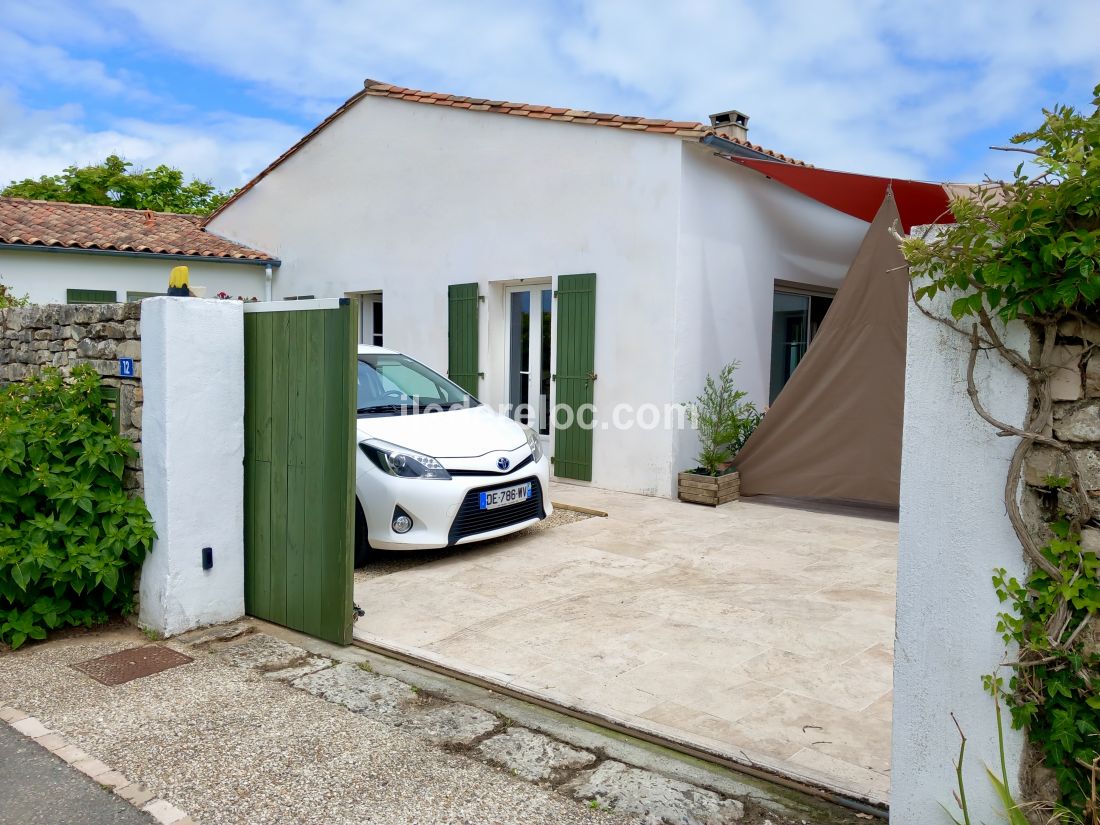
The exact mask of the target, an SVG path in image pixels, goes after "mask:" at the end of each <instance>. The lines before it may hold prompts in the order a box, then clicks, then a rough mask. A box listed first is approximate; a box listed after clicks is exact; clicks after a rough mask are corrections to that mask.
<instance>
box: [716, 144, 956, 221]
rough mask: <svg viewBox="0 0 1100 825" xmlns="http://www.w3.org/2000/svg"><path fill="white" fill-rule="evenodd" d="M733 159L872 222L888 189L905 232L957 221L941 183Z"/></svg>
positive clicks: (833, 206)
mask: <svg viewBox="0 0 1100 825" xmlns="http://www.w3.org/2000/svg"><path fill="white" fill-rule="evenodd" d="M729 159H730V160H732V161H733V162H734V163H739V164H741V165H742V166H748V167H749V168H750V169H755V170H756V171H757V172H760V173H761V174H762V175H767V176H768V177H769V178H771V179H772V180H776V181H779V183H782V184H784V185H785V186H789V187H791V188H792V189H795V190H797V191H799V192H801V193H802V194H803V195H806V196H808V197H811V198H813V199H814V200H816V201H820V202H821V203H823V204H825V205H826V206H831V207H832V208H833V209H836V210H839V211H840V212H844V213H846V214H848V215H853V216H855V217H857V218H860V219H861V220H865V221H868V222H870V221H871V220H873V219H874V217H875V214H876V213H877V212H878V210H879V207H880V206H882V201H883V199H884V198H885V197H886V192H887V189H893V191H894V201H895V202H896V203H897V207H898V214H899V215H900V216H901V224H902V229H903V230H904V231H905V232H908V231H909V230H910V229H912V228H913V227H914V226H923V225H926V224H930V223H954V222H955V217H954V215H952V214H951V210H950V205H949V201H948V195H947V191H946V190H945V189H944V187H943V186H942V185H941V184H938V183H925V182H923V181H918V180H905V179H903V178H878V177H874V176H873V175H857V174H854V173H852V172H833V171H831V170H829V169H814V168H813V167H808V166H794V165H792V164H789V163H783V162H781V161H774V160H755V159H749V158H738V157H730V158H729Z"/></svg>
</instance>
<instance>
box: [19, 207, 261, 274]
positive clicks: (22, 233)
mask: <svg viewBox="0 0 1100 825" xmlns="http://www.w3.org/2000/svg"><path fill="white" fill-rule="evenodd" d="M0 243H5V244H19V245H25V246H50V247H58V248H63V249H94V250H113V251H117V252H146V253H153V254H160V255H197V256H201V257H204V258H231V259H236V260H250V261H257V262H261V261H275V258H273V257H272V256H271V255H268V254H267V253H266V252H260V251H259V250H257V249H251V248H249V247H247V246H242V245H241V244H238V243H233V242H232V241H227V240H225V239H224V238H219V237H218V236H217V235H214V234H212V233H210V232H207V231H206V230H204V229H203V228H202V217H201V216H199V215H178V214H176V213H174V212H149V211H146V210H144V209H118V208H116V207H113V206H91V205H88V204H82V203H60V202H57V201H36V200H25V199H23V198H4V197H0Z"/></svg>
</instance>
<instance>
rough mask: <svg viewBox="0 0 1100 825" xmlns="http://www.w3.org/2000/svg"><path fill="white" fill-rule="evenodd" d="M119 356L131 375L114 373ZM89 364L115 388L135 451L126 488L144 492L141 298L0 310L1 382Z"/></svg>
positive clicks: (121, 419)
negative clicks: (128, 360) (127, 361)
mask: <svg viewBox="0 0 1100 825" xmlns="http://www.w3.org/2000/svg"><path fill="white" fill-rule="evenodd" d="M120 358H132V359H133V360H134V377H133V378H123V377H121V376H120V375H119V360H118V359H120ZM78 364H88V365H90V366H91V367H92V368H93V369H94V370H95V371H96V372H98V373H99V374H100V376H101V377H102V380H103V384H104V385H105V386H109V387H115V388H117V389H118V395H119V398H118V409H117V415H118V422H119V432H120V433H121V434H122V435H123V436H125V437H126V438H129V439H130V440H131V441H133V442H134V447H135V448H136V449H137V450H138V456H137V458H135V459H132V460H131V461H130V462H128V464H127V468H126V473H125V475H124V476H123V484H124V486H125V487H126V489H128V490H131V491H133V493H134V494H135V495H143V493H144V479H143V477H142V470H141V414H142V402H143V395H142V389H141V303H140V302H134V303H127V304H47V305H43V306H29V307H11V308H8V309H0V383H9V382H12V381H21V380H23V379H25V378H28V377H30V376H32V375H35V374H37V373H38V372H40V371H41V370H42V369H43V368H44V367H50V366H52V367H57V368H58V369H60V370H61V372H62V373H64V374H68V373H69V372H71V371H72V369H73V367H75V366H77V365H78Z"/></svg>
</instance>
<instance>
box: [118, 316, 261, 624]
mask: <svg viewBox="0 0 1100 825" xmlns="http://www.w3.org/2000/svg"><path fill="white" fill-rule="evenodd" d="M141 347H142V384H143V387H144V391H145V409H144V420H143V432H142V462H143V470H144V474H145V503H146V504H147V505H148V507H149V512H150V514H151V515H152V517H153V521H154V524H155V526H156V531H157V539H156V541H155V542H154V544H153V551H152V553H150V555H149V556H148V558H147V559H146V561H145V564H144V566H143V568H142V571H141V610H140V621H141V623H142V625H143V626H146V627H150V628H153V629H154V630H157V631H158V632H160V633H162V634H164V635H166V636H172V635H175V634H177V633H182V632H183V631H185V630H188V629H190V628H193V627H197V626H200V625H204V624H214V623H217V622H224V621H228V620H230V619H235V618H237V617H238V616H241V615H243V613H244V467H243V463H242V462H243V461H244V313H243V311H242V304H240V303H239V302H237V301H209V300H207V301H201V300H197V299H194V298H151V299H148V300H147V301H146V302H145V303H144V304H143V306H142V310H141ZM204 547H211V548H213V557H214V566H213V568H212V569H210V570H203V569H202V548H204Z"/></svg>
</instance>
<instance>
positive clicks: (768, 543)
mask: <svg viewBox="0 0 1100 825" xmlns="http://www.w3.org/2000/svg"><path fill="white" fill-rule="evenodd" d="M552 495H553V497H554V500H556V501H566V502H570V503H573V504H579V505H583V506H587V507H594V508H598V509H602V510H605V511H607V512H608V513H609V516H608V517H607V518H593V519H588V520H585V521H579V522H575V523H571V524H565V525H562V526H560V527H557V528H555V529H552V530H546V531H539V532H534V533H530V534H523V535H520V536H518V537H513V538H512V539H510V540H504V541H497V542H493V543H490V544H487V545H484V546H479V545H473V546H471V547H469V548H459V549H457V550H456V551H455V552H453V553H451V554H448V555H445V556H443V557H441V558H437V559H435V560H433V561H431V562H428V563H426V564H423V565H421V566H417V567H414V568H409V569H406V570H402V571H399V572H394V573H391V574H389V575H383V576H379V577H375V578H370V579H361V580H359V581H358V582H357V585H356V591H355V600H356V602H357V603H359V604H360V605H362V606H363V607H364V608H365V609H366V616H364V617H363V618H361V619H360V620H359V621H358V623H357V624H356V627H355V633H356V636H357V637H359V638H362V639H365V640H368V641H373V642H378V643H382V644H385V645H388V646H391V647H395V648H400V649H403V650H406V651H416V652H417V654H418V655H422V656H424V657H426V658H429V659H435V660H438V661H441V662H444V663H446V664H448V665H450V666H454V667H457V668H460V669H464V670H468V671H470V672H474V673H476V674H477V675H480V676H484V677H487V678H491V679H493V680H495V681H498V682H501V683H507V684H510V685H512V686H515V687H517V688H521V689H523V690H527V691H532V692H536V693H538V694H540V695H543V696H546V697H548V698H551V699H554V700H556V701H559V702H562V703H565V704H569V705H576V706H580V707H583V708H585V709H589V710H593V711H595V712H597V713H601V714H603V715H605V716H607V717H610V718H613V719H616V720H620V721H623V722H626V723H628V724H631V725H633V726H635V727H639V728H643V729H648V730H652V731H655V732H657V733H661V734H663V735H668V736H672V737H674V738H678V739H682V740H686V741H689V742H691V743H694V744H698V745H703V746H705V747H708V748H710V749H713V750H717V751H720V752H722V753H724V754H728V755H730V756H733V757H735V758H738V759H740V760H741V761H743V762H744V761H751V762H754V763H756V764H760V765H763V766H766V767H769V768H772V769H774V770H779V771H781V772H783V773H786V774H788V775H792V776H795V777H799V778H804V779H809V780H811V781H814V782H818V783H823V784H826V785H828V786H830V787H833V788H837V789H840V790H843V791H846V792H849V793H852V794H856V795H859V796H863V797H865V798H867V799H870V800H873V801H877V802H884V801H886V799H887V797H888V792H889V770H890V765H889V756H890V707H891V673H892V663H893V635H894V577H895V570H896V555H897V525H896V524H895V523H893V522H890V521H883V520H877V519H870V518H860V517H855V516H850V515H836V514H830V513H820V512H808V511H804V510H795V509H790V508H787V507H780V506H776V505H774V504H763V503H756V502H752V501H751V500H743V501H740V502H736V503H732V504H727V505H724V506H722V507H720V508H717V509H710V508H706V507H700V506H693V505H687V504H682V503H679V502H675V501H669V500H664V499H655V498H649V497H643V496H634V495H627V494H620V493H611V492H607V491H603V490H597V489H594V488H590V487H581V486H574V485H561V484H555V485H554V487H553V491H552Z"/></svg>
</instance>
